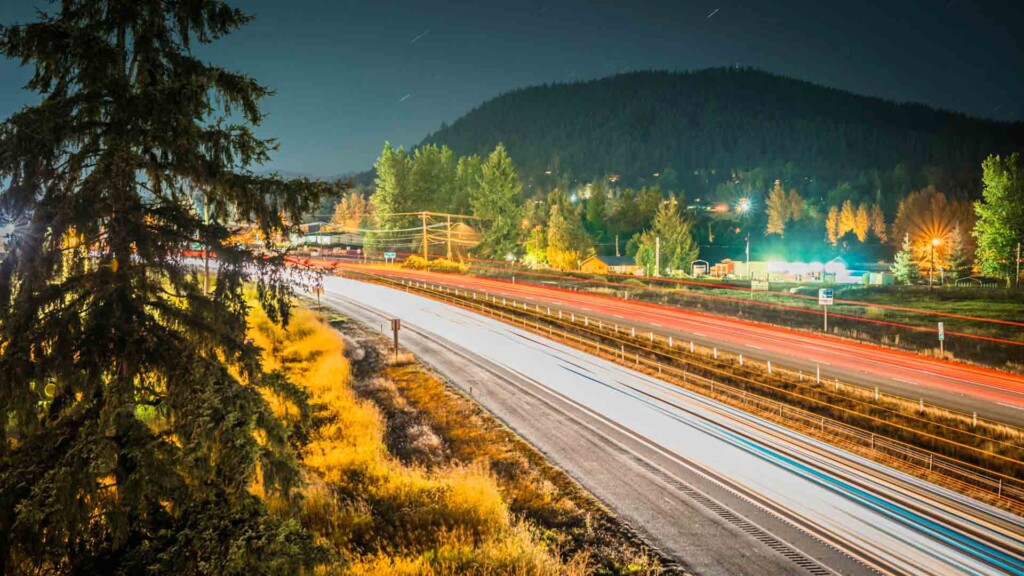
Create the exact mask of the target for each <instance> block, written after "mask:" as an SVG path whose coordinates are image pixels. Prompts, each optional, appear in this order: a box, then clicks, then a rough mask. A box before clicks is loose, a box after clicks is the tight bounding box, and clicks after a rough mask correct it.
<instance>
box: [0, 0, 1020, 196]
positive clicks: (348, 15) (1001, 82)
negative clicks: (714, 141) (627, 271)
mask: <svg viewBox="0 0 1024 576" xmlns="http://www.w3.org/2000/svg"><path fill="white" fill-rule="evenodd" d="M234 4H235V5H236V6H239V7H241V8H243V9H245V10H248V11H251V12H255V13H256V15H257V19H256V21H255V22H253V23H252V24H251V25H249V26H248V27H246V28H244V29H242V30H241V31H239V32H237V33H236V34H233V35H232V36H230V37H228V38H227V39H225V40H224V41H222V42H219V43H217V44H215V45H214V46H213V47H210V48H203V49H202V55H203V56H204V57H206V58H208V59H213V60H214V61H215V62H217V63H218V64H222V65H225V66H227V67H229V68H233V69H236V70H239V71H243V72H246V73H248V74H251V75H253V76H255V77H256V78H257V79H259V80H260V81H262V82H263V83H265V84H267V85H269V86H271V87H272V88H274V89H276V90H277V94H276V95H275V96H274V97H272V98H270V99H269V100H267V101H266V102H265V109H266V110H267V111H268V112H269V113H270V117H269V118H268V119H267V121H266V122H265V123H264V125H263V128H262V129H261V132H260V133H261V134H262V135H264V136H274V137H277V138H279V139H280V142H281V150H280V152H279V153H278V154H277V155H276V156H275V158H274V160H273V162H272V163H271V165H270V166H271V167H272V168H275V169H281V170H287V171H291V172H300V173H305V174H309V175H314V176H329V175H334V174H339V173H347V172H352V171H359V170H364V169H366V168H369V167H370V166H371V164H372V162H373V160H374V158H375V157H376V155H377V154H378V153H379V151H380V148H381V146H382V145H383V142H384V140H390V141H391V142H392V143H394V144H403V145H406V146H409V145H412V144H415V143H417V142H419V141H420V140H421V139H422V138H423V137H424V136H426V135H427V134H428V133H430V132H432V131H433V130H435V129H437V128H438V126H440V124H441V122H443V121H447V122H452V121H454V120H455V119H457V118H458V117H459V116H461V115H462V114H464V113H465V112H467V111H469V110H470V109H472V108H473V107H475V106H477V105H478V104H480V103H482V102H483V101H485V100H487V99H488V98H491V97H493V96H496V95H498V94H500V93H502V92H505V91H508V90H510V89H513V88H517V87H521V86H527V85H531V84H539V83H545V82H563V81H572V80H580V79H591V78H597V77H601V76H606V75H610V74H615V73H618V72H623V71H629V70H641V69H670V70H688V69H697V68H705V67H709V66H726V65H736V64H738V65H741V66H752V67H756V68H761V69H763V70H766V71H769V72H774V73H778V74H783V75H787V76H793V77H796V78H800V79H803V80H809V81H812V82H817V83H821V84H825V85H828V86H834V87H837V88H843V89H847V90H851V91H854V92H859V93H863V94H869V95H874V96H881V97H885V98H889V99H893V100H901V101H919V102H923V103H926V104H929V105H932V106H937V107H941V108H946V109H950V110H956V111H961V112H965V113H968V114H971V115H975V116H982V117H987V118H995V119H1000V120H1022V119H1024V40H1022V38H1024V34H1022V30H1024V1H1019V0H991V1H968V0H888V1H870V2H861V1H855V0H851V1H844V2H839V1H832V0H813V1H812V0H777V1H771V2H769V1H760V2H755V1H752V0H748V1H744V2H737V1H733V2H715V1H701V2H688V1H678V0H677V1H674V2H668V1H666V2H660V1H654V2H644V1H640V0H632V1H627V2H607V1H601V2H583V1H558V0H540V1H534V0H526V1H520V2H493V1H484V2H480V1H477V2H444V3H432V2H424V1H417V0H411V1H394V2H386V1H355V2H353V1H347V2H346V1H340V0H338V1H335V0H319V1H318V0H286V1H285V0H248V1H237V2H235V3H234ZM35 6H39V7H42V8H48V7H49V6H50V5H49V4H48V3H47V2H44V1H40V0H37V1H35V2H32V1H28V0H3V2H0V23H3V24H11V23H15V22H21V21H26V20H28V19H30V18H31V17H32V15H33V10H34V7H35ZM28 75H29V71H28V70H27V69H19V68H18V65H17V63H16V62H12V61H8V60H2V59H0V117H6V116H7V115H8V114H9V113H11V112H13V111H14V110H16V109H18V108H19V107H20V106H23V105H25V104H28V103H31V102H32V101H33V100H34V98H33V96H32V95H30V94H28V93H26V92H24V91H22V90H21V89H20V87H21V86H22V84H23V83H24V81H25V80H26V79H27V78H28Z"/></svg>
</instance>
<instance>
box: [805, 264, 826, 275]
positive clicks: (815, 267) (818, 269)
mask: <svg viewBox="0 0 1024 576" xmlns="http://www.w3.org/2000/svg"><path fill="white" fill-rule="evenodd" d="M807 269H808V270H810V271H811V272H813V273H815V274H821V273H822V272H823V271H824V270H825V265H824V264H822V263H821V262H811V263H810V264H808V265H807Z"/></svg>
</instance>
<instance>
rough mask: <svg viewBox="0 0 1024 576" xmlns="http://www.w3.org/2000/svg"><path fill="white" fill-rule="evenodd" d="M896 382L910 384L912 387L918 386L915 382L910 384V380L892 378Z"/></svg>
mask: <svg viewBox="0 0 1024 576" xmlns="http://www.w3.org/2000/svg"><path fill="white" fill-rule="evenodd" d="M893 380H895V381H897V382H903V383H904V384H912V385H914V386H920V384H918V383H917V382H911V381H910V380H903V379H902V378H893Z"/></svg>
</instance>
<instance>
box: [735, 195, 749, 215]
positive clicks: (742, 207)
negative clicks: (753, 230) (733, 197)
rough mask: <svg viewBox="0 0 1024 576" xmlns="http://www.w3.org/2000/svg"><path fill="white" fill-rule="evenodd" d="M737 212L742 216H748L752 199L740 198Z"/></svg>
mask: <svg viewBox="0 0 1024 576" xmlns="http://www.w3.org/2000/svg"><path fill="white" fill-rule="evenodd" d="M736 211H737V212H740V213H742V214H746V213H747V212H749V211H750V198H740V202H739V204H737V205H736Z"/></svg>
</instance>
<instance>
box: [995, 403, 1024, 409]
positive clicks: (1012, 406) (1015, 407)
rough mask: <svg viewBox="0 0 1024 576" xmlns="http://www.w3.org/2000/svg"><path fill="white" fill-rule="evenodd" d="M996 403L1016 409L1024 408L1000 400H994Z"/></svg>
mask: <svg viewBox="0 0 1024 576" xmlns="http://www.w3.org/2000/svg"><path fill="white" fill-rule="evenodd" d="M996 404H999V405H1000V406H1006V407H1007V408H1014V409H1016V410H1024V407H1021V406H1014V405H1013V404H1004V403H1002V402H996Z"/></svg>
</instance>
